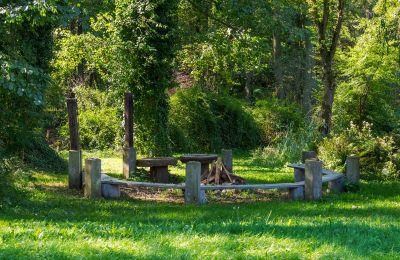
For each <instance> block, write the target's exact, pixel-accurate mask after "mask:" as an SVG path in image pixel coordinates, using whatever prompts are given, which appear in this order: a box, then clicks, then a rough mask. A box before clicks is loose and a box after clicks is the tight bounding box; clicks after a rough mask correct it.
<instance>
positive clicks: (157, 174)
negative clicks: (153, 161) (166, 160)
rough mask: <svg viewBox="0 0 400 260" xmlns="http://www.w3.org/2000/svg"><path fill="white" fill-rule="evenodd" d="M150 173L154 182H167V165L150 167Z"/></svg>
mask: <svg viewBox="0 0 400 260" xmlns="http://www.w3.org/2000/svg"><path fill="white" fill-rule="evenodd" d="M150 175H151V177H152V178H154V180H155V181H156V182H160V183H168V181H169V172H168V166H158V167H150Z"/></svg>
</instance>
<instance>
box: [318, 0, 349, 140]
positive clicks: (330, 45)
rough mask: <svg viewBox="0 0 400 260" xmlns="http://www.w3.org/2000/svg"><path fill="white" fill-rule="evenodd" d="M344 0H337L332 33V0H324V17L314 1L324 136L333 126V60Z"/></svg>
mask: <svg viewBox="0 0 400 260" xmlns="http://www.w3.org/2000/svg"><path fill="white" fill-rule="evenodd" d="M344 2H345V0H337V10H336V14H337V19H336V23H335V24H331V25H329V26H332V27H333V28H334V29H333V31H332V35H329V30H328V23H329V21H330V19H329V16H330V1H329V0H324V1H323V10H322V19H320V17H319V12H318V8H317V6H318V3H317V1H316V0H313V1H312V3H313V9H312V15H313V17H314V24H315V26H316V28H317V31H318V43H319V53H320V58H321V64H322V82H323V84H324V99H323V101H322V106H321V120H322V125H321V127H320V131H321V134H322V136H324V137H325V136H327V135H329V133H330V131H331V128H332V107H333V101H334V97H335V91H336V83H335V76H334V71H333V60H334V57H335V53H336V49H337V46H338V43H339V37H340V32H341V29H342V24H343V18H344V17H343V15H344ZM329 38H330V39H329Z"/></svg>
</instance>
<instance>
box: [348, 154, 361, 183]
mask: <svg viewBox="0 0 400 260" xmlns="http://www.w3.org/2000/svg"><path fill="white" fill-rule="evenodd" d="M346 181H347V183H348V184H352V185H358V184H359V182H360V158H358V157H357V156H355V155H350V156H349V157H347V160H346Z"/></svg>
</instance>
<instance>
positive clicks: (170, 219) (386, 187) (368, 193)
mask: <svg viewBox="0 0 400 260" xmlns="http://www.w3.org/2000/svg"><path fill="white" fill-rule="evenodd" d="M58 178H61V177H58ZM57 180H61V179H57ZM35 192H36V193H39V195H40V196H38V194H34V193H32V194H31V197H28V198H26V199H24V200H22V201H21V202H20V203H19V205H18V206H17V207H6V208H4V209H2V210H1V211H0V219H1V220H6V221H8V222H10V223H15V225H18V223H19V222H23V223H29V222H35V225H44V226H46V225H49V224H53V225H56V226H57V227H58V229H60V228H61V229H62V228H64V229H69V228H71V227H73V226H77V227H78V228H79V230H80V232H83V233H85V234H86V235H87V236H88V237H91V238H94V239H100V238H105V237H112V236H113V235H114V234H113V233H112V232H114V231H115V229H116V230H117V233H118V239H119V238H126V239H135V240H137V239H144V238H146V239H148V240H152V241H153V242H156V241H157V238H158V239H159V238H160V236H163V235H165V236H177V235H182V236H186V237H188V239H189V238H190V237H192V236H200V237H201V236H225V235H226V236H228V237H231V238H232V239H233V240H235V239H236V236H246V237H247V236H252V237H260V236H264V235H265V236H270V237H274V238H279V239H286V238H291V239H294V240H296V241H297V240H298V241H308V240H310V241H311V240H316V241H317V245H316V246H323V245H330V244H334V245H336V246H341V247H343V248H346V249H347V250H349V251H350V252H351V253H352V254H354V255H357V256H360V257H362V256H365V254H366V253H368V252H371V250H373V252H374V253H378V254H383V255H384V254H387V253H388V252H393V251H395V252H400V243H398V238H399V237H400V229H399V225H395V224H394V222H393V220H394V219H399V218H400V209H398V208H397V207H394V206H390V205H388V204H387V203H388V201H390V200H397V198H398V197H399V194H400V184H399V183H369V184H363V185H362V189H361V192H360V193H358V194H342V195H329V196H327V197H325V198H324V199H323V200H322V201H320V202H304V201H301V202H287V201H283V202H282V201H273V202H269V203H249V204H240V208H239V207H236V206H232V205H228V204H209V205H205V206H202V207H197V206H188V205H181V204H169V203H160V202H158V203H154V202H150V203H149V202H145V201H138V200H127V199H121V200H114V201H107V200H89V199H84V198H82V193H81V192H79V191H70V190H68V189H67V188H66V187H65V186H60V187H53V188H51V189H49V188H47V187H45V186H38V189H37V191H35ZM377 200H380V201H378V203H376V204H374V201H377ZM392 205H395V204H393V203H392ZM353 206H355V208H354V207H353ZM376 219H379V221H378V222H374V220H376ZM385 222H387V223H385ZM42 223H43V224H42ZM288 223H290V224H288ZM113 230H114V231H113ZM53 232H55V233H54V236H55V237H58V236H59V234H58V233H57V232H58V231H53ZM154 234H157V237H152V236H155V235H154ZM67 238H68V237H67ZM5 250H6V251H2V253H1V254H3V255H7V254H9V255H18V254H23V253H21V250H22V248H21V247H14V246H12V245H9V246H8V247H7V248H5ZM23 250H26V248H24V249H23ZM32 250H34V249H32ZM90 250H91V251H93V254H96V252H97V253H99V254H101V255H102V257H104V256H105V257H107V256H110V257H111V256H116V257H122V258H127V257H134V256H138V255H136V254H135V253H124V252H120V251H115V252H114V251H112V252H107V251H102V250H100V249H97V248H91V249H90ZM161 251H164V252H171V254H177V255H184V256H193V255H192V253H191V252H190V251H188V250H186V249H182V248H177V247H174V246H172V245H169V244H160V245H157V246H154V247H150V249H149V251H148V252H146V253H145V254H141V255H140V256H144V257H148V258H155V257H159V256H160V254H159V253H158V252H161ZM1 254H0V255H1ZM51 254H54V255H50V256H54V257H58V256H60V257H61V258H66V257H71V256H72V257H74V255H73V253H71V254H72V255H69V254H68V253H65V252H62V251H57V250H54V251H53V252H52V253H51ZM46 256H48V255H46ZM246 256H247V255H246ZM248 256H251V254H250V255H248Z"/></svg>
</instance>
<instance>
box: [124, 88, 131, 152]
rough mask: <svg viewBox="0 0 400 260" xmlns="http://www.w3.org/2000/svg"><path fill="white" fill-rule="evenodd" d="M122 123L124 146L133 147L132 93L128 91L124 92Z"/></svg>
mask: <svg viewBox="0 0 400 260" xmlns="http://www.w3.org/2000/svg"><path fill="white" fill-rule="evenodd" d="M124 125H125V143H124V147H133V95H132V93H130V92H126V93H125V96H124Z"/></svg>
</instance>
